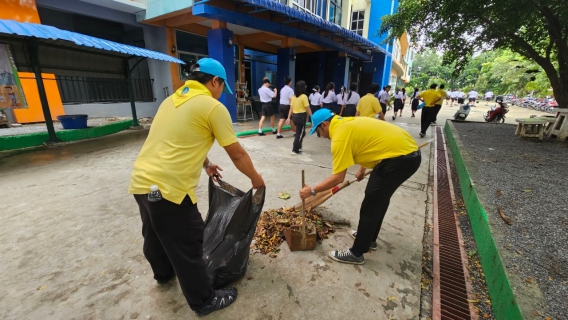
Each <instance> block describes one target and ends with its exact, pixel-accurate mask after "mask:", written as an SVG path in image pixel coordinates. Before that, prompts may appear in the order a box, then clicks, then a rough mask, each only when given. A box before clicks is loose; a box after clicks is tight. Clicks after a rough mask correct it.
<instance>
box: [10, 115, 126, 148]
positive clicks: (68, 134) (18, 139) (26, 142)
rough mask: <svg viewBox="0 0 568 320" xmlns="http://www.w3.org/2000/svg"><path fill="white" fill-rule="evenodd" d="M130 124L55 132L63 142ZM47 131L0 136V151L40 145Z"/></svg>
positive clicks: (45, 137)
mask: <svg viewBox="0 0 568 320" xmlns="http://www.w3.org/2000/svg"><path fill="white" fill-rule="evenodd" d="M131 126H132V120H122V121H117V122H114V123H111V124H107V125H102V126H100V127H91V128H86V129H73V130H64V131H56V132H55V134H56V135H57V137H58V138H59V139H61V140H62V141H64V142H70V141H77V140H83V139H92V138H98V137H102V136H106V135H109V134H113V133H117V132H119V131H122V130H126V129H128V128H130V127H131ZM47 138H48V136H47V132H36V133H30V134H21V135H17V136H3V137H0V151H7V150H15V149H23V148H30V147H37V146H41V145H43V144H44V143H45V141H47Z"/></svg>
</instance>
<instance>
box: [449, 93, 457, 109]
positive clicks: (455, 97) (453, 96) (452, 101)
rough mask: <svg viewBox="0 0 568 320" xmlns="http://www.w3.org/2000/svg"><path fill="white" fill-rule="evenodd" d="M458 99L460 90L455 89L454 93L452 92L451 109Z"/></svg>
mask: <svg viewBox="0 0 568 320" xmlns="http://www.w3.org/2000/svg"><path fill="white" fill-rule="evenodd" d="M457 98H458V90H457V89H453V90H452V92H450V99H451V102H450V107H451V106H453V105H454V102H456V100H457Z"/></svg>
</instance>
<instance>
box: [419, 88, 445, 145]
mask: <svg viewBox="0 0 568 320" xmlns="http://www.w3.org/2000/svg"><path fill="white" fill-rule="evenodd" d="M437 86H438V85H437V84H435V83H433V84H431V85H430V90H426V91H423V92H421V93H420V94H419V95H418V97H416V98H417V99H422V100H424V108H422V116H421V117H420V138H424V136H426V130H428V127H430V124H431V123H432V122H433V121H434V119H436V107H435V104H436V102H437V101H438V100H440V93H438V91H436V87H437Z"/></svg>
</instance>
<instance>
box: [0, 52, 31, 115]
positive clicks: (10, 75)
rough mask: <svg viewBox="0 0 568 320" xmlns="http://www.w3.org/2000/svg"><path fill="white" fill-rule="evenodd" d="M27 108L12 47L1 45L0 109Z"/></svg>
mask: <svg viewBox="0 0 568 320" xmlns="http://www.w3.org/2000/svg"><path fill="white" fill-rule="evenodd" d="M27 107H28V105H27V103H26V98H25V96H24V91H23V90H22V84H21V83H20V77H19V76H18V70H17V69H16V64H15V63H14V59H12V54H11V53H10V47H9V46H8V45H7V44H0V109H2V108H13V109H16V108H27Z"/></svg>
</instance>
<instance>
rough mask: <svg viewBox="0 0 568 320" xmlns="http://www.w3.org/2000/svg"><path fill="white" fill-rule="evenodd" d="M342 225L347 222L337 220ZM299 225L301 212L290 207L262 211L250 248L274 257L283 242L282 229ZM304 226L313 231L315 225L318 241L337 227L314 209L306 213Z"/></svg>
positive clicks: (325, 237) (326, 236)
mask: <svg viewBox="0 0 568 320" xmlns="http://www.w3.org/2000/svg"><path fill="white" fill-rule="evenodd" d="M337 223H338V224H341V225H344V224H347V223H348V222H346V221H338V222H337ZM299 225H301V213H300V211H297V210H294V209H293V208H291V207H286V208H280V209H277V210H276V209H272V210H267V211H264V212H263V213H262V214H261V215H260V219H259V220H258V224H257V226H256V230H255V233H254V240H255V241H254V244H253V245H252V246H251V248H253V249H256V250H257V251H258V252H260V253H262V254H268V255H269V256H270V257H271V258H276V254H277V253H278V252H279V251H280V248H279V247H280V244H282V242H284V229H286V228H288V227H290V226H299ZM306 226H307V230H308V232H313V228H314V226H315V228H316V231H317V236H318V240H319V243H321V242H322V240H323V239H327V238H328V234H330V233H334V232H335V229H336V228H337V226H336V223H335V221H324V220H323V218H322V216H321V214H319V213H318V212H317V211H316V210H312V211H310V212H308V213H306Z"/></svg>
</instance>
